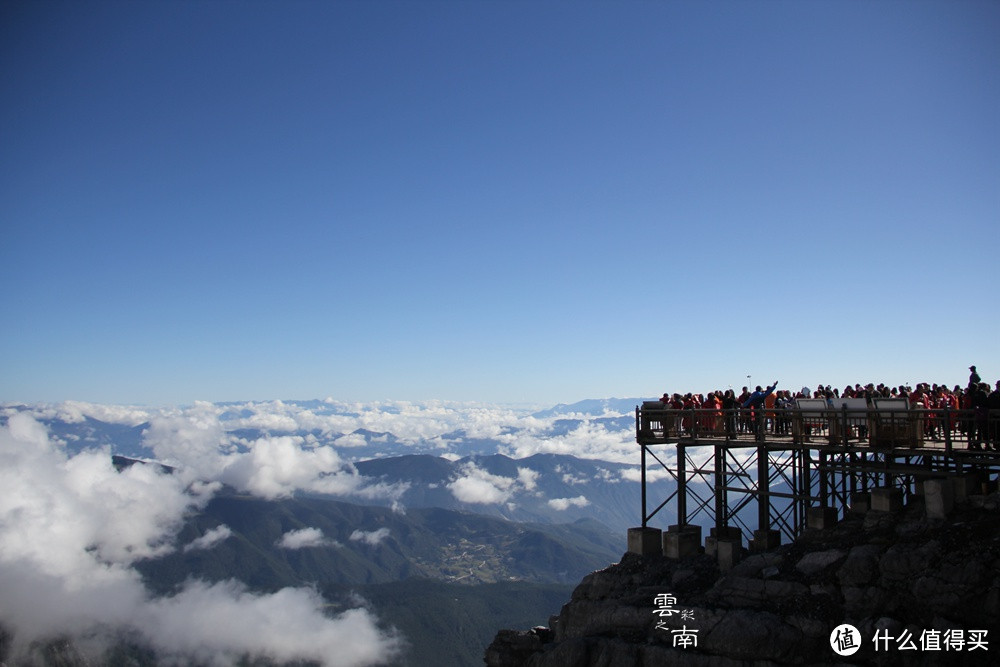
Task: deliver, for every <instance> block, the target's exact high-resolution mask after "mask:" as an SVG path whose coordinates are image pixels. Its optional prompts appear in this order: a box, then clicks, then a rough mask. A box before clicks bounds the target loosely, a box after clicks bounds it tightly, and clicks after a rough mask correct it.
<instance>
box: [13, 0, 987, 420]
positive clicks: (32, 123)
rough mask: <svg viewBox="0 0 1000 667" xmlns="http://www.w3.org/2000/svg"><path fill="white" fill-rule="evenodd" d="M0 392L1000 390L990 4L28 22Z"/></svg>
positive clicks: (89, 5)
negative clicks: (971, 368)
mask: <svg viewBox="0 0 1000 667" xmlns="http://www.w3.org/2000/svg"><path fill="white" fill-rule="evenodd" d="M0 95H2V104H0V224H2V237H0V288H2V294H3V302H2V313H3V314H2V316H0V330H2V334H0V401H29V402H34V401H61V400H66V399H76V400H85V401H97V402H112V403H137V404H152V405H163V404H188V403H191V402H193V401H196V400H209V401H223V400H247V399H267V398H314V397H315V398H322V397H328V396H329V397H334V398H337V399H342V400H376V399H404V400H422V399H429V398H440V399H450V400H470V401H490V402H515V403H520V402H533V403H541V404H545V403H556V402H572V401H575V400H578V399H582V398H588V397H605V396H654V395H655V396H658V395H659V394H660V393H662V392H663V391H665V390H669V391H687V390H699V391H705V390H709V389H714V388H725V387H726V386H728V385H734V386H740V385H742V384H745V382H746V377H747V376H748V375H750V376H751V377H752V383H753V384H757V383H762V384H763V383H765V382H766V381H770V380H773V379H775V378H779V379H781V380H782V381H783V383H784V384H785V385H787V386H795V387H798V386H801V385H802V384H809V385H810V386H815V384H816V383H817V382H824V383H832V384H836V385H840V386H842V385H843V384H844V383H846V382H851V383H853V382H856V381H859V382H868V381H875V382H878V381H885V382H887V383H891V384H896V383H902V382H910V383H914V382H917V381H923V380H926V381H929V382H948V383H962V384H964V383H965V381H966V379H967V377H968V371H967V370H966V368H967V367H968V365H969V364H977V365H978V366H979V370H980V373H981V374H982V375H983V377H984V379H988V380H990V381H995V380H996V379H998V378H1000V352H998V345H997V338H998V337H997V331H998V328H1000V307H998V306H1000V299H998V291H997V269H998V252H1000V224H998V223H1000V2H995V1H962V0H959V1H957V2H953V1H940V2H920V1H915V2H897V1H891V2H886V1H878V0H875V1H871V2H849V1H840V2H822V1H811V2H798V1H789V2H781V1H777V0H773V1H762V2H749V1H747V2H576V1H574V2H535V1H532V2H518V1H507V2H457V1H456V2H420V1H408V2H380V1H377V0H376V1H374V2H353V1H352V2H295V1H292V2H277V1H274V2H253V1H251V2H229V1H222V0H217V1H203V2H180V1H171V2H155V1H150V2H94V1H90V2H81V3H77V2H54V3H53V2H5V3H3V5H2V7H0Z"/></svg>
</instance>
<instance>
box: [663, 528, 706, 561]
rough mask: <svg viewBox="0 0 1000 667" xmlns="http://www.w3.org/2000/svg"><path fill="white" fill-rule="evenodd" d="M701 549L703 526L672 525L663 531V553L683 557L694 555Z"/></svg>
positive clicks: (677, 557) (672, 556) (673, 556)
mask: <svg viewBox="0 0 1000 667" xmlns="http://www.w3.org/2000/svg"><path fill="white" fill-rule="evenodd" d="M700 550H701V526H692V525H685V526H680V525H677V524H675V525H672V526H670V527H668V528H667V531H666V532H665V533H663V555H664V556H666V557H667V558H673V559H681V558H687V557H688V556H694V555H695V554H697V553H698V552H699V551H700Z"/></svg>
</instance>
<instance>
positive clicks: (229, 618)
mask: <svg viewBox="0 0 1000 667" xmlns="http://www.w3.org/2000/svg"><path fill="white" fill-rule="evenodd" d="M210 422H211V420H210V419H209V423H210ZM175 426H176V425H175ZM208 430H211V429H208ZM164 432H165V431H161V434H162V433H164ZM174 432H178V433H179V432H185V433H192V434H194V435H195V436H197V429H195V430H194V431H190V430H188V429H187V428H186V427H185V428H175V429H174ZM214 437H215V436H214V435H212V436H211V438H209V439H214ZM188 445H190V442H189V443H188ZM186 446H187V445H186ZM0 488H2V489H3V490H4V491H3V493H2V494H0V600H2V601H3V604H2V605H0V625H2V626H3V627H4V629H5V630H7V631H8V632H10V633H11V635H12V639H11V643H10V646H9V648H10V654H9V658H10V659H11V661H12V662H17V661H18V660H19V658H20V657H21V656H23V655H25V652H26V651H27V650H28V649H29V648H30V646H31V644H32V643H33V642H35V641H38V640H44V639H46V638H52V637H56V636H62V637H70V638H74V639H75V640H76V642H77V646H78V647H80V648H81V649H82V650H92V651H94V652H95V653H94V654H93V655H92V656H91V657H92V658H94V659H96V658H97V657H99V653H97V652H99V651H100V648H101V646H100V638H101V637H105V636H106V635H105V633H107V636H116V635H117V633H118V632H119V631H126V632H133V633H136V634H137V635H138V637H139V638H140V639H141V640H144V641H145V642H147V643H148V644H149V645H151V646H152V647H153V648H154V649H155V650H157V652H158V653H159V654H160V657H162V658H164V659H165V661H167V662H173V663H180V664H190V663H203V664H233V663H234V662H235V661H236V660H237V659H238V658H239V657H240V656H244V655H251V656H266V657H269V658H271V659H273V660H276V661H316V662H319V663H320V664H322V665H325V666H333V665H352V666H353V665H371V664H377V663H381V662H386V661H389V660H391V659H392V658H393V657H394V656H395V655H396V654H397V652H398V648H399V646H398V640H397V639H396V638H395V637H393V636H391V635H387V634H385V633H383V632H381V631H380V630H379V628H378V626H377V623H376V621H375V619H374V618H372V616H371V615H370V614H369V613H368V612H367V611H364V610H361V609H354V610H350V611H347V612H345V613H343V614H341V615H339V616H336V617H329V616H327V615H326V614H325V613H324V608H323V601H322V599H321V598H320V597H319V596H318V594H317V593H316V592H315V591H312V590H308V589H291V588H288V589H284V590H281V591H278V592H276V593H273V594H269V595H257V594H253V593H251V592H248V591H247V590H246V589H245V588H244V587H243V586H242V584H239V583H235V582H222V583H217V584H214V585H209V584H205V583H202V582H197V581H190V582H188V583H187V584H186V585H185V587H184V589H183V590H181V591H180V592H179V593H178V594H176V595H174V596H171V597H167V598H154V597H152V595H151V593H150V592H149V591H147V590H146V589H145V587H144V585H143V583H142V578H141V576H140V575H139V573H138V572H137V571H136V570H135V569H134V568H133V567H132V564H133V563H134V562H136V561H137V560H139V559H142V558H147V557H153V556H157V555H161V554H164V553H166V552H168V551H169V550H170V549H171V548H172V547H171V546H170V545H172V544H173V542H174V539H175V537H176V533H177V530H178V529H179V527H180V526H181V524H182V522H183V519H184V516H185V514H186V513H187V512H188V511H190V510H191V509H196V508H197V507H199V506H201V505H202V504H203V503H205V502H207V501H208V499H209V498H210V496H211V494H212V492H214V491H215V490H216V489H217V488H218V485H217V484H211V483H209V484H205V483H198V484H188V483H187V482H186V481H185V479H184V478H183V477H182V476H181V475H179V474H177V475H170V474H165V473H162V472H160V469H159V467H158V466H145V465H141V464H137V465H133V466H131V467H129V468H126V469H124V470H122V471H121V472H118V471H116V470H115V468H114V467H113V466H112V465H111V457H110V452H109V451H106V450H104V451H90V452H85V453H81V454H78V455H76V456H73V457H68V456H67V455H66V453H65V451H64V450H62V449H60V448H59V447H57V446H55V445H54V443H52V441H51V440H50V439H49V437H48V434H47V432H46V430H45V428H44V427H42V426H41V425H40V424H39V423H38V422H36V421H35V420H34V419H32V418H31V417H30V416H29V415H27V414H15V415H12V416H11V417H10V419H9V421H8V423H7V425H6V426H4V427H2V428H0ZM223 528H224V527H219V528H217V529H215V530H214V531H210V532H209V533H206V535H204V536H202V537H201V538H198V540H195V541H194V542H192V543H191V544H189V545H188V546H191V545H193V544H195V543H198V544H200V545H203V546H204V545H208V544H209V543H212V542H213V541H215V540H218V539H221V538H222V536H223V534H224V530H223Z"/></svg>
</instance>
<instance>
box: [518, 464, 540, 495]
mask: <svg viewBox="0 0 1000 667" xmlns="http://www.w3.org/2000/svg"><path fill="white" fill-rule="evenodd" d="M539 474H540V473H539V472H538V471H537V470H532V469H531V468H518V469H517V481H518V482H520V483H521V486H523V487H524V488H525V490H527V491H533V490H534V489H535V487H536V486H537V485H538V475H539Z"/></svg>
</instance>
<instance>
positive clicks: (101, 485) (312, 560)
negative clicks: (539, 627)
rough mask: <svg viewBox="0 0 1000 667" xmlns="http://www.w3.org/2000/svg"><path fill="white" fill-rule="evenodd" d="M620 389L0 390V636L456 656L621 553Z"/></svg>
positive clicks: (170, 654) (278, 656)
mask: <svg viewBox="0 0 1000 667" xmlns="http://www.w3.org/2000/svg"><path fill="white" fill-rule="evenodd" d="M640 401H641V399H623V400H614V399H607V400H595V401H585V402H581V403H579V404H574V405H560V406H556V407H554V408H552V409H548V410H544V411H534V412H531V411H526V410H517V409H512V408H507V407H498V406H487V405H476V404H453V403H443V402H441V403H429V404H420V405H417V404H410V403H383V404H365V405H362V404H349V403H342V402H336V401H271V402H247V403H228V404H207V403H199V404H195V405H193V406H190V407H185V408H167V409H148V408H138V407H122V406H106V405H93V404H84V403H63V404H58V405H6V406H4V407H3V409H2V418H0V419H2V430H0V456H2V458H3V470H2V471H0V477H2V479H0V483H2V484H3V486H4V488H5V489H6V491H5V493H4V501H3V503H2V505H0V531H2V532H3V535H2V538H3V539H2V543H3V545H4V547H3V549H2V550H0V600H3V601H5V602H0V625H2V626H3V629H4V631H5V633H6V634H5V638H4V640H3V641H2V642H0V651H2V652H3V653H4V655H5V656H6V658H7V659H8V660H9V659H11V658H12V657H17V656H24V655H35V656H36V657H37V656H38V654H39V653H38V652H39V651H41V650H42V649H41V648H39V647H44V646H51V644H46V642H50V641H51V640H52V639H53V638H58V637H69V638H72V639H73V640H74V641H73V642H72V644H71V645H72V646H73V650H74V651H80V652H81V655H84V654H91V655H92V654H94V653H95V652H96V653H97V654H101V651H106V650H108V646H112V647H118V648H115V649H114V650H121V648H120V647H121V646H122V645H123V642H124V645H127V646H133V647H141V649H138V648H137V649H134V650H133V654H134V655H141V656H146V658H145V660H146V664H155V663H156V662H157V661H161V660H163V659H166V658H171V659H181V660H188V659H191V657H192V656H199V658H198V659H199V660H204V661H212V660H217V659H221V660H223V661H230V660H238V659H239V658H240V656H257V657H264V658H267V659H268V660H270V661H273V662H276V663H281V662H287V661H294V660H305V661H312V662H316V663H319V664H345V665H360V664H379V663H381V662H393V663H394V664H411V665H420V664H432V662H433V660H434V659H435V656H436V657H437V658H438V659H439V658H440V655H441V651H442V650H448V651H451V654H452V655H453V660H452V661H451V662H450V663H449V664H466V663H468V664H474V663H476V662H478V661H479V659H480V658H481V655H482V647H484V646H485V644H486V643H488V641H489V639H490V638H491V637H492V635H493V634H494V633H495V631H496V629H497V628H498V627H499V626H500V625H504V626H511V625H514V626H517V625H518V624H525V623H527V624H529V625H530V624H534V623H539V622H544V621H545V620H546V618H547V615H548V614H549V613H552V612H553V611H554V610H555V608H557V607H558V604H559V602H558V601H559V600H560V599H562V598H564V597H565V592H566V590H567V589H566V588H565V587H566V586H568V585H569V584H572V583H575V582H576V581H578V580H579V579H580V577H581V576H582V575H584V574H586V573H587V572H589V571H592V570H593V569H597V568H600V567H603V566H604V565H606V564H608V563H610V562H613V561H615V560H617V558H618V557H619V556H620V555H621V552H622V551H623V550H624V532H625V528H626V527H627V526H630V525H635V524H636V523H637V522H638V520H639V516H638V515H639V508H638V497H639V490H638V489H639V487H638V479H639V473H638V466H637V462H638V461H637V455H636V449H635V448H636V445H635V441H634V431H633V429H634V423H633V413H632V411H633V409H634V406H635V405H636V404H637V403H639V402H640ZM112 456H117V457H124V458H119V459H116V460H117V464H118V465H117V466H116V465H113V462H112ZM126 459H128V460H126ZM131 460H141V461H155V462H158V463H160V464H161V465H143V464H131ZM165 466H168V467H169V468H168V467H165ZM657 483H658V484H663V485H666V484H667V483H666V482H665V481H659V482H657ZM666 488H667V487H664V490H665V489H666ZM385 587H389V589H391V590H392V591H394V593H393V594H390V593H389V589H386V588H385ZM428 587H430V588H428ZM455 587H459V588H461V590H462V592H461V594H458V593H454V591H455V590H457V589H456V588H455ZM483 596H487V597H488V600H492V601H495V602H496V604H490V603H487V597H483ZM422 598H423V599H425V601H424V602H423V603H421V602H420V599H422ZM459 599H461V600H463V601H464V603H463V606H464V607H465V609H464V610H463V609H460V608H456V607H455V606H454V605H453V603H452V602H448V601H454V600H459ZM99 600H100V601H102V602H98V601H99ZM426 600H439V601H440V606H441V608H440V609H436V610H435V613H433V614H430V616H429V619H431V620H428V618H422V619H421V623H424V626H419V625H413V622H411V621H409V620H407V619H408V617H407V616H405V615H403V614H401V613H400V610H404V609H406V608H407V605H414V606H416V607H419V606H420V605H421V604H424V605H426V604H429V603H427V602H426ZM505 600H506V601H507V602H506V603H504V602H503V601H505ZM529 601H530V602H531V603H532V604H536V605H539V607H538V608H534V609H533V608H530V605H529V604H528V602H529ZM526 605H528V606H526ZM220 610H221V613H220ZM425 611H426V607H425ZM278 617H280V618H281V619H282V620H281V621H280V622H277V623H273V622H272V621H271V620H270V619H274V618H278ZM220 618H225V619H226V620H225V622H224V623H221V622H220V620H219V619H220ZM213 619H214V620H213ZM265 619H267V620H266V621H265ZM434 619H437V620H436V621H435V620H434ZM428 622H430V623H431V626H427V625H426V623H428ZM435 623H436V625H435ZM220 624H221V625H223V626H224V627H221V628H220V627H218V626H220ZM456 627H458V628H465V630H463V631H461V632H459V633H457V634H455V632H454V630H455V628H456ZM348 636H349V637H350V638H351V644H352V646H354V647H355V649H353V651H352V652H348V653H346V654H345V653H344V652H343V651H342V650H339V649H336V650H335V648H334V647H336V646H339V645H340V642H341V640H342V639H344V638H346V637H348ZM33 652H34V653H33ZM0 659H3V658H0ZM140 662H142V660H140Z"/></svg>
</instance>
